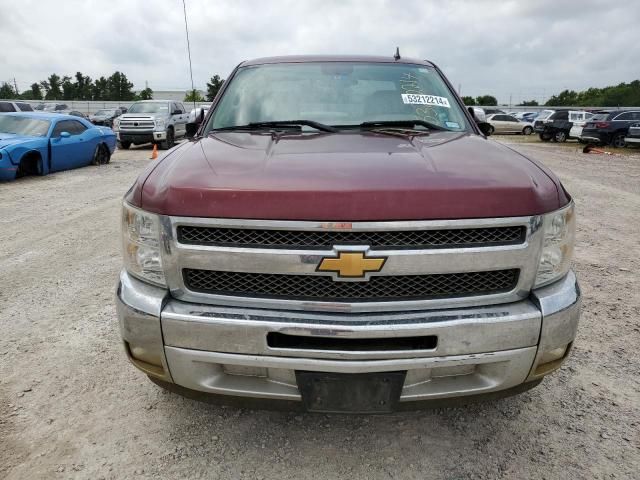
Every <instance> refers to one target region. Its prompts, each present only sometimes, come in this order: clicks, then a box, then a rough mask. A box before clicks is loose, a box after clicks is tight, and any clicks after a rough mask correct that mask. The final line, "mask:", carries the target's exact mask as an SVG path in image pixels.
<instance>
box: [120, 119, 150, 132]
mask: <svg viewBox="0 0 640 480" xmlns="http://www.w3.org/2000/svg"><path fill="white" fill-rule="evenodd" d="M154 126H155V124H154V122H153V119H150V118H149V117H141V118H133V117H129V118H123V119H121V120H120V126H119V128H120V130H153V128H154Z"/></svg>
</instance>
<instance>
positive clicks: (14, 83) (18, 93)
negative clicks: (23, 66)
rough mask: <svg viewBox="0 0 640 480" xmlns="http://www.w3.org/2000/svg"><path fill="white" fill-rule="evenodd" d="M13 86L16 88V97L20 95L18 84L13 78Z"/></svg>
mask: <svg viewBox="0 0 640 480" xmlns="http://www.w3.org/2000/svg"><path fill="white" fill-rule="evenodd" d="M13 86H14V87H15V88H16V95H20V92H19V91H18V84H17V83H16V77H13Z"/></svg>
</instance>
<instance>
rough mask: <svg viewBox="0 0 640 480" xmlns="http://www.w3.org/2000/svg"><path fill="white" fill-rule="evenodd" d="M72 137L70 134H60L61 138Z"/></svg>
mask: <svg viewBox="0 0 640 480" xmlns="http://www.w3.org/2000/svg"><path fill="white" fill-rule="evenodd" d="M70 136H71V134H70V133H69V132H60V138H69V137H70Z"/></svg>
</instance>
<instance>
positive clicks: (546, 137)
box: [540, 133, 551, 142]
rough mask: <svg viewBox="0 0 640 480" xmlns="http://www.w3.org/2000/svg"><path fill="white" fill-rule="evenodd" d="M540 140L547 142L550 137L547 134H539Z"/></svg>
mask: <svg viewBox="0 0 640 480" xmlns="http://www.w3.org/2000/svg"><path fill="white" fill-rule="evenodd" d="M540 140H542V141H543V142H549V141H550V140H551V135H549V134H548V133H541V134H540Z"/></svg>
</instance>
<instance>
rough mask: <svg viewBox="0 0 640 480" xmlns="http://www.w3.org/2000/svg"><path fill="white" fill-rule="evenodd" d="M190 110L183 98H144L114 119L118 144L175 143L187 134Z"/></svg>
mask: <svg viewBox="0 0 640 480" xmlns="http://www.w3.org/2000/svg"><path fill="white" fill-rule="evenodd" d="M188 121H189V113H188V112H187V111H186V110H185V108H184V105H182V103H181V102H174V101H171V100H143V101H141V102H136V103H134V104H133V105H131V108H129V110H128V111H127V113H125V114H124V115H121V116H120V117H118V118H116V119H115V120H114V121H113V130H114V132H115V133H116V137H117V139H118V148H124V149H125V150H126V149H127V148H129V147H130V146H131V145H132V144H134V145H140V144H142V143H153V144H158V145H159V146H160V148H162V149H165V150H166V149H169V148H171V147H173V145H174V144H175V141H176V139H177V138H183V137H184V136H185V134H186V125H187V122H188Z"/></svg>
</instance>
